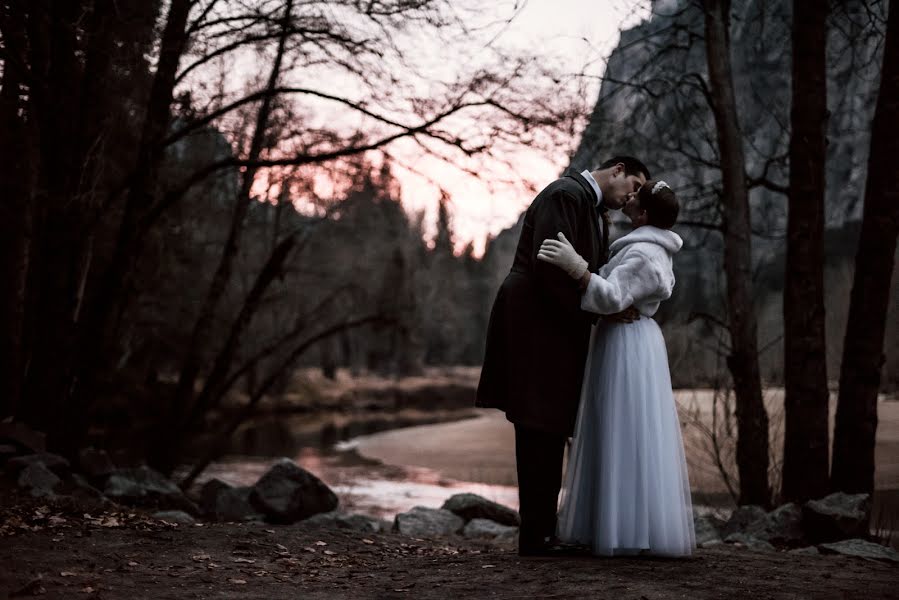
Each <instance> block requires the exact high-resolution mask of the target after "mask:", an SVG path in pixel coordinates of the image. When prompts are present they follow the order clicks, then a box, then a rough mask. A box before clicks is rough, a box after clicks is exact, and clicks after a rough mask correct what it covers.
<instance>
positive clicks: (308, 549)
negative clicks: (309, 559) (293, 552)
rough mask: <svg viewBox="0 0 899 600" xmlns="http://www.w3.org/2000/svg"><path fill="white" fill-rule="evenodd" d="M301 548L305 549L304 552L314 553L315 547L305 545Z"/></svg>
mask: <svg viewBox="0 0 899 600" xmlns="http://www.w3.org/2000/svg"><path fill="white" fill-rule="evenodd" d="M303 550H305V551H306V552H311V553H312V554H315V548H310V547H309V546H306V547H305V548H303Z"/></svg>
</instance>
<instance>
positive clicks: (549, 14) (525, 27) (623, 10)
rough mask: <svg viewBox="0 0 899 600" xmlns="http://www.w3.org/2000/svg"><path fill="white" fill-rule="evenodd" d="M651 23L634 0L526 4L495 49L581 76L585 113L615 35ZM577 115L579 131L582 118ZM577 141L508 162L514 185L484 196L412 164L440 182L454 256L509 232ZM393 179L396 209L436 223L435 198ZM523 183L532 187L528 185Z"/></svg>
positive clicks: (461, 181) (407, 175)
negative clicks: (535, 56) (398, 194)
mask: <svg viewBox="0 0 899 600" xmlns="http://www.w3.org/2000/svg"><path fill="white" fill-rule="evenodd" d="M649 16H650V3H649V2H644V1H639V0H611V1H603V0H531V1H530V2H527V3H526V4H525V5H524V6H523V8H522V9H521V12H520V13H519V14H518V16H517V17H516V18H515V20H514V21H513V22H512V23H511V25H510V26H509V28H508V29H507V30H506V31H505V32H504V33H503V34H502V35H501V37H499V38H498V39H497V43H498V44H499V45H501V46H506V47H509V48H512V49H515V48H521V49H530V50H531V51H532V52H533V50H534V48H539V53H540V54H541V55H542V56H545V57H546V60H547V61H552V62H556V63H559V64H563V65H569V64H570V69H571V72H581V71H583V72H584V73H585V74H586V78H584V80H583V83H584V84H585V93H586V95H587V97H586V98H585V103H586V106H587V107H588V108H589V109H592V106H593V103H594V102H595V101H596V98H597V96H598V94H599V85H600V79H599V78H600V77H601V76H602V74H603V72H604V69H605V59H606V58H607V57H608V56H609V54H610V53H611V52H612V50H613V49H614V48H615V46H616V45H617V43H618V38H619V32H620V30H621V29H623V28H627V27H631V26H633V25H635V24H637V23H639V22H640V21H641V20H643V19H646V18H648V17H649ZM587 116H588V115H586V114H585V115H584V124H586V118H587ZM578 141H579V140H578V139H573V140H571V141H570V144H569V145H568V146H566V147H562V148H559V149H558V151H557V152H555V153H554V154H551V155H548V154H546V153H545V152H536V151H528V150H526V149H522V150H521V151H520V152H517V153H516V154H515V156H514V160H513V162H514V164H515V165H516V166H517V169H516V171H517V172H516V173H514V174H513V177H514V178H520V179H521V180H522V182H521V184H520V185H517V186H515V185H500V186H498V188H497V189H490V186H488V183H487V181H485V180H483V179H476V178H475V177H472V176H471V175H469V174H467V173H464V172H462V171H460V170H459V169H456V168H453V167H452V166H448V165H446V164H443V163H441V162H439V161H437V160H435V159H432V158H429V157H420V158H419V159H417V160H416V159H413V160H412V161H411V164H412V165H414V167H415V169H416V170H418V171H420V172H422V173H425V174H426V175H427V177H428V178H429V179H432V180H436V181H439V182H440V185H441V186H442V187H443V188H444V189H445V190H446V191H447V192H448V193H449V195H450V212H451V214H452V218H453V228H454V234H455V245H456V250H457V251H460V250H462V249H463V248H464V247H465V246H466V245H467V244H468V243H469V242H471V243H473V245H474V250H475V254H476V255H477V256H480V255H482V254H483V251H484V245H485V242H486V240H487V238H488V237H490V236H495V235H496V234H498V233H499V232H500V231H502V230H503V229H505V228H507V227H509V226H511V225H513V224H514V223H515V222H516V221H517V219H518V217H519V215H520V214H521V213H522V212H523V211H524V210H525V209H526V208H527V206H528V205H529V204H530V202H531V200H532V199H533V194H532V192H531V190H530V187H532V186H536V187H537V189H539V188H541V187H543V186H544V185H545V184H547V183H549V182H550V181H552V180H553V179H555V178H556V177H558V176H559V174H560V173H561V171H562V170H563V169H565V168H566V167H567V166H568V160H569V158H570V154H571V153H572V151H573V150H574V148H575V147H576V145H577V143H578ZM484 160H487V161H489V159H476V160H475V161H474V162H475V163H476V164H474V165H471V166H473V167H474V169H475V170H479V168H478V167H481V168H482V169H483V170H485V171H489V170H492V169H505V167H504V166H502V165H498V164H497V165H484V164H477V163H479V162H482V161H484ZM395 174H396V175H397V177H398V178H399V180H400V181H401V183H402V202H403V204H404V205H405V206H406V208H407V209H408V210H411V211H420V210H424V211H425V214H426V217H427V218H426V223H428V224H429V225H431V226H433V223H435V221H436V214H437V206H438V201H439V198H440V190H439V189H437V188H436V187H435V186H434V184H433V183H431V182H430V181H428V180H427V179H425V178H423V177H421V176H419V175H417V174H415V173H413V172H411V171H409V170H406V169H403V168H401V167H399V168H396V170H395ZM528 182H529V183H530V184H531V186H529V185H528Z"/></svg>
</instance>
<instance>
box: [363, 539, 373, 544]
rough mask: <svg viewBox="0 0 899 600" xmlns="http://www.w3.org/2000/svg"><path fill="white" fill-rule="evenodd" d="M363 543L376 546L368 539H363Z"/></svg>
mask: <svg viewBox="0 0 899 600" xmlns="http://www.w3.org/2000/svg"><path fill="white" fill-rule="evenodd" d="M362 543H363V544H374V542H373V541H372V540H369V539H367V538H362Z"/></svg>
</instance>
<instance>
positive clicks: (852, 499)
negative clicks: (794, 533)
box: [802, 492, 871, 544]
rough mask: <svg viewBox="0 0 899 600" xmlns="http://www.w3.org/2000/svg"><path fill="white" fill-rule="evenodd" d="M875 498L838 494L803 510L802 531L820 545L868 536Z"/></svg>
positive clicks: (815, 501)
mask: <svg viewBox="0 0 899 600" xmlns="http://www.w3.org/2000/svg"><path fill="white" fill-rule="evenodd" d="M870 517H871V497H870V496H869V495H868V494H844V493H843V492H836V493H834V494H830V495H829V496H826V497H824V498H821V499H820V500H809V501H808V502H806V503H805V504H804V505H803V507H802V528H803V531H804V532H805V535H806V537H808V539H809V540H811V541H812V542H814V543H816V544H820V543H826V542H836V541H839V540H845V539H849V538H866V537H868V521H869V520H870Z"/></svg>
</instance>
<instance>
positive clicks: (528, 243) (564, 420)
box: [476, 170, 607, 435]
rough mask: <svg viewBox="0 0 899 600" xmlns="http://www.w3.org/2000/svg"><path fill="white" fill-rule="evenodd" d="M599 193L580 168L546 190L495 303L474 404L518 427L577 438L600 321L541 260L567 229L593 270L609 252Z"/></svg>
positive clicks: (528, 217) (529, 215)
mask: <svg viewBox="0 0 899 600" xmlns="http://www.w3.org/2000/svg"><path fill="white" fill-rule="evenodd" d="M596 202H597V198H596V193H595V192H594V191H593V188H592V187H590V184H589V183H587V180H586V179H584V177H583V176H582V175H580V174H579V173H576V172H575V171H571V170H569V171H568V172H566V173H565V175H564V176H563V177H562V178H560V179H557V180H556V181H554V182H552V183H551V184H549V185H548V186H547V187H546V188H545V189H544V190H543V191H541V192H540V193H539V194H538V195H537V197H536V198H535V199H534V201H533V202H532V203H531V206H530V207H529V208H528V210H527V212H526V213H525V217H524V226H523V228H522V230H521V237H520V238H519V240H518V247H517V249H516V251H515V260H514V262H513V264H512V270H511V271H510V273H509V275H508V276H506V279H505V280H504V281H503V283H502V285H501V286H500V288H499V292H498V293H497V295H496V300H494V303H493V310H492V311H491V314H490V322H489V325H488V326H487V348H486V352H485V355H484V367H483V370H482V371H481V379H480V382H479V384H478V393H477V401H476V406H480V407H490V408H498V409H500V410H503V411H505V413H506V418H508V420H509V421H512V422H513V423H516V424H520V425H524V426H528V427H531V428H535V429H540V430H543V431H548V432H552V433H559V434H564V435H572V433H573V431H574V422H575V418H576V417H577V408H578V400H579V398H580V391H581V383H582V380H583V376H584V364H585V362H586V358H587V347H588V345H589V341H590V326H591V324H592V323H593V321H594V316H593V315H591V314H589V313H586V312H584V311H582V310H581V292H580V290H579V289H578V283H577V281H575V280H574V279H572V278H571V277H569V276H568V275H567V274H566V273H565V272H564V271H562V270H561V269H559V268H558V267H554V266H552V265H550V264H549V263H545V262H543V261H539V260H537V251H538V250H539V249H540V244H542V243H543V240H545V239H547V238H552V239H556V235H557V234H558V233H559V232H560V231H561V232H562V233H564V234H565V237H566V238H568V240H569V241H570V242H571V243H572V245H573V246H574V248H575V250H577V252H578V254H580V255H581V256H582V257H584V259H586V260H587V262H588V266H589V268H590V270H591V271H592V272H596V271H597V270H598V269H599V267H600V266H601V262H602V260H603V255H604V247H605V244H607V241H605V240H603V239H602V237H603V236H602V228H601V225H600V221H599V213H598V211H597V207H596Z"/></svg>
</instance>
